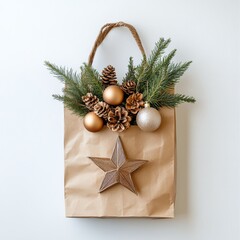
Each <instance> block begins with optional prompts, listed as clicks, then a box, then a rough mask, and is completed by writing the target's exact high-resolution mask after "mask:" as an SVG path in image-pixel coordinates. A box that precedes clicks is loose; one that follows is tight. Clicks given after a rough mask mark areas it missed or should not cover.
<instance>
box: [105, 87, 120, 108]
mask: <svg viewBox="0 0 240 240" xmlns="http://www.w3.org/2000/svg"><path fill="white" fill-rule="evenodd" d="M123 98H124V93H123V90H122V89H121V88H120V87H118V86H109V87H107V88H106V89H105V90H104V92H103V99H104V101H105V102H106V103H108V104H110V105H119V104H121V103H122V101H123Z"/></svg>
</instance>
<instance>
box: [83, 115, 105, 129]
mask: <svg viewBox="0 0 240 240" xmlns="http://www.w3.org/2000/svg"><path fill="white" fill-rule="evenodd" d="M83 125H84V127H85V128H86V129H87V130H88V131H89V132H98V131H100V130H101V129H102V128H103V120H102V118H100V117H98V116H97V115H96V114H95V113H94V112H89V113H87V114H86V115H85V117H84V119H83Z"/></svg>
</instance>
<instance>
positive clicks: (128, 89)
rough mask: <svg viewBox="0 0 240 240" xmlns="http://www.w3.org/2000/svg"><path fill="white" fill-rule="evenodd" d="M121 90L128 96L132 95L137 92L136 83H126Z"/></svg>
mask: <svg viewBox="0 0 240 240" xmlns="http://www.w3.org/2000/svg"><path fill="white" fill-rule="evenodd" d="M121 89H122V90H123V91H124V92H125V93H126V94H127V95H131V94H133V93H135V91H136V83H135V82H134V81H131V80H130V81H127V82H124V83H123V84H122V86H121Z"/></svg>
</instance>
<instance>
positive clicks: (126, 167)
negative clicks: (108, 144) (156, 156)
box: [89, 137, 148, 194]
mask: <svg viewBox="0 0 240 240" xmlns="http://www.w3.org/2000/svg"><path fill="white" fill-rule="evenodd" d="M89 158H90V159H91V160H92V161H93V162H94V163H95V164H96V165H97V166H98V167H99V168H101V169H102V170H103V171H104V172H106V174H105V177H104V179H103V181H102V184H101V187H100V189H99V192H100V193H101V192H103V191H105V190H107V189H108V188H110V187H112V186H114V185H115V184H117V183H120V184H121V185H123V186H124V187H125V188H127V189H129V190H130V191H132V192H133V193H135V194H137V190H136V188H135V186H134V183H133V180H132V177H131V174H132V173H133V172H134V171H136V170H137V169H138V168H140V167H141V166H142V165H143V164H145V163H146V162H148V161H147V160H130V161H127V158H126V156H125V153H124V150H123V146H122V143H121V139H120V137H118V138H117V141H116V144H115V147H114V150H113V154H112V156H111V158H99V157H89Z"/></svg>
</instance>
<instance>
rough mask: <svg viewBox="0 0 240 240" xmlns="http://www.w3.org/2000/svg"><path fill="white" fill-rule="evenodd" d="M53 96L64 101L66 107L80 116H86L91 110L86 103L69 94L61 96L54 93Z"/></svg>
mask: <svg viewBox="0 0 240 240" xmlns="http://www.w3.org/2000/svg"><path fill="white" fill-rule="evenodd" d="M52 96H53V98H54V99H56V100H58V101H61V102H63V103H64V106H65V107H66V108H68V109H69V110H71V111H72V112H73V113H74V114H76V115H78V116H82V117H83V116H85V115H86V114H87V113H88V112H89V110H88V109H87V107H86V106H85V104H83V103H80V102H78V101H76V100H75V99H73V98H70V97H68V96H61V95H57V94H54V95H52Z"/></svg>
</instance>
